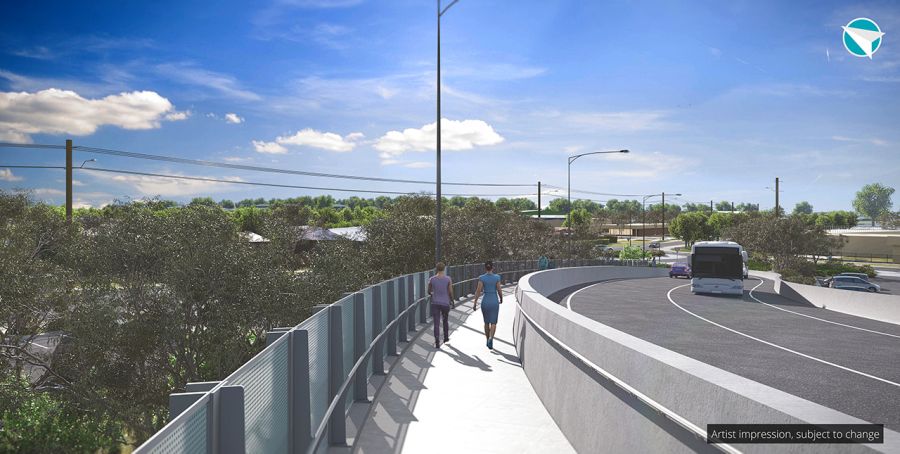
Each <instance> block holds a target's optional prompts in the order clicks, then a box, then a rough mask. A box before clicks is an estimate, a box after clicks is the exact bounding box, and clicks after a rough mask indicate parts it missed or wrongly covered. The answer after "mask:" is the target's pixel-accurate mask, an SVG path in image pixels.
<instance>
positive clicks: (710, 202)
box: [709, 200, 716, 214]
mask: <svg viewBox="0 0 900 454" xmlns="http://www.w3.org/2000/svg"><path fill="white" fill-rule="evenodd" d="M715 212H716V210H714V209H713V201H712V200H710V201H709V214H713V213H715Z"/></svg>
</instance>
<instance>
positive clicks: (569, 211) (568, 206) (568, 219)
mask: <svg viewBox="0 0 900 454" xmlns="http://www.w3.org/2000/svg"><path fill="white" fill-rule="evenodd" d="M454 3H455V2H454ZM451 5H452V3H451ZM608 153H628V150H611V151H592V152H590V153H581V154H576V155H572V156H569V168H568V183H567V185H568V193H569V194H568V196H567V197H566V200H567V203H566V225H567V226H568V229H567V235H568V237H569V239H568V242H569V256H570V257H571V256H572V163H573V162H575V160H576V159H578V158H580V157H582V156H588V155H592V154H608Z"/></svg>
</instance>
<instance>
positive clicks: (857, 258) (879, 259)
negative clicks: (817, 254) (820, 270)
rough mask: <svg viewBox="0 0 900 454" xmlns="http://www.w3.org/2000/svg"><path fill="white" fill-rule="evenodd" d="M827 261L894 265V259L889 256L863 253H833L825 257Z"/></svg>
mask: <svg viewBox="0 0 900 454" xmlns="http://www.w3.org/2000/svg"><path fill="white" fill-rule="evenodd" d="M825 258H826V259H828V260H834V261H838V262H861V263H894V261H895V257H894V256H893V255H891V254H869V253H864V252H847V251H840V252H835V253H834V255H831V256H828V257H825Z"/></svg>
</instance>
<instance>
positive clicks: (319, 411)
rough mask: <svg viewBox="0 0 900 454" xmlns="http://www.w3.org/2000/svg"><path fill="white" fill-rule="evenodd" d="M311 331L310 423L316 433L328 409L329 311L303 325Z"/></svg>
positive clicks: (319, 314) (322, 312) (316, 315)
mask: <svg viewBox="0 0 900 454" xmlns="http://www.w3.org/2000/svg"><path fill="white" fill-rule="evenodd" d="M302 326H303V327H304V328H306V329H307V330H308V331H309V399H310V400H309V402H310V413H311V418H310V423H311V424H312V432H313V433H315V431H316V429H317V428H318V427H319V424H321V423H322V417H323V416H324V415H325V410H327V409H328V403H329V398H328V311H327V310H323V311H321V312H318V313H317V314H315V315H314V316H313V317H312V318H309V319H307V320H306V321H305V322H303V325H302Z"/></svg>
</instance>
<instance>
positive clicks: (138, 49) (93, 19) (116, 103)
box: [0, 0, 900, 210]
mask: <svg viewBox="0 0 900 454" xmlns="http://www.w3.org/2000/svg"><path fill="white" fill-rule="evenodd" d="M434 8H435V4H434V2H430V1H413V0H393V1H377V2H376V1H372V0H368V1H366V0H333V1H327V0H281V1H275V2H264V1H260V2H217V3H216V4H208V5H201V4H200V3H198V2H100V1H97V2H87V4H76V3H75V2H40V3H39V4H35V3H30V4H28V5H27V6H24V7H22V6H17V7H15V8H11V7H7V8H5V11H4V14H3V16H2V18H0V25H2V26H0V141H17V142H33V143H52V144H62V143H63V142H64V140H65V139H66V138H72V139H73V140H74V141H75V144H76V145H85V146H94V147H102V148H111V149H123V150H128V151H136V152H143V153H155V154H163V155H171V156H181V157H187V158H195V159H206V160H214V161H228V162H235V163H244V164H251V165H261V166H273V167H281V168H290V169H299V170H309V171H314V172H325V173H342V174H352V175H367V176H377V177H389V178H404V179H420V180H421V179H424V180H430V179H433V178H434V152H433V148H434V145H433V142H434V141H433V127H434V125H433V123H434V121H435V93H434V92H435V81H434V79H435V69H434V62H435V19H434V14H435V10H434ZM860 16H865V17H870V18H872V19H873V20H875V21H876V22H877V23H878V24H879V25H880V26H881V29H882V31H883V32H885V37H884V39H883V43H882V46H881V48H880V49H879V50H878V52H877V53H876V54H875V55H874V58H873V59H871V60H869V59H867V58H856V57H853V56H851V55H850V54H849V53H848V52H847V51H846V50H845V49H844V47H843V44H842V42H841V34H842V31H841V26H842V25H845V24H847V23H848V22H849V21H850V20H852V19H854V18H856V17H860ZM892 36H896V37H898V38H896V39H895V38H892ZM442 39H443V48H442V57H443V59H442V61H443V92H442V93H443V98H442V104H443V116H444V118H445V119H446V120H445V123H444V127H443V131H444V132H443V135H444V142H443V143H444V145H443V146H444V159H443V164H442V166H443V178H444V180H445V181H461V182H472V183H533V182H537V181H538V180H541V181H542V182H543V183H544V184H546V185H556V186H565V184H566V156H567V155H569V154H574V153H581V152H587V151H594V150H606V149H621V148H628V149H630V150H632V153H630V154H629V155H607V156H596V157H589V158H583V159H582V160H579V161H578V162H577V163H576V164H575V165H574V166H573V169H572V181H573V182H572V186H573V188H576V189H583V190H589V191H595V192H601V193H622V194H650V193H655V192H660V191H666V192H669V193H683V194H684V195H683V196H682V197H681V198H680V199H679V200H678V201H682V202H683V201H708V200H710V199H715V200H716V201H718V200H732V201H735V202H754V203H760V204H761V206H762V207H763V208H766V207H771V206H772V205H773V204H774V193H773V192H772V191H770V190H767V189H766V187H767V186H773V185H774V178H775V177H776V176H778V177H781V178H782V180H783V185H782V189H783V193H782V201H783V202H782V203H783V204H784V205H785V206H788V207H792V206H793V204H795V203H796V202H798V201H800V200H808V201H809V202H811V203H812V204H813V206H814V207H815V208H816V209H817V210H829V209H849V208H850V203H851V201H852V199H853V196H854V193H855V192H856V191H857V190H858V189H859V188H860V187H861V186H863V185H864V184H867V183H872V182H881V183H883V184H888V185H891V186H894V187H900V157H898V151H900V127H898V126H897V125H898V118H900V115H898V114H900V44H898V43H900V5H898V4H897V3H891V2H860V3H852V2H850V3H848V2H822V1H819V2H812V1H809V2H799V1H790V2H788V1H784V2H772V1H768V2H767V1H735V2H714V1H703V2H650V1H647V2H640V1H630V2H629V1H604V2H594V1H590V2H586V1H562V0H561V1H550V2H548V1H520V2H508V1H492V0H461V1H460V2H459V3H457V4H456V5H455V6H454V7H453V8H452V9H451V10H450V11H449V12H448V13H447V14H446V15H445V16H444V18H443V22H442ZM429 125H430V128H429ZM90 158H97V159H98V162H96V163H90V164H88V165H87V166H86V167H90V166H95V167H103V168H113V169H128V170H136V171H142V172H151V173H165V174H178V175H185V176H203V177H212V178H222V179H229V180H238V179H239V180H243V181H259V182H269V183H279V184H294V185H308V186H324V187H342V188H350V189H367V190H387V191H397V190H400V191H407V190H408V191H422V190H429V189H433V188H430V187H429V186H427V185H406V184H396V183H393V184H388V183H371V182H356V181H347V180H329V179H322V178H314V177H298V176H286V175H277V174H276V175H273V174H265V173H253V172H244V171H237V170H231V169H211V168H205V167H194V166H184V165H176V164H166V163H160V162H154V161H142V160H135V159H126V158H116V157H110V156H96V155H91V154H88V153H84V152H79V153H76V160H78V161H79V162H78V163H80V161H81V160H84V159H90ZM62 163H63V155H62V154H61V153H59V152H56V151H53V152H51V151H44V150H22V149H0V188H6V189H10V188H30V189H32V190H33V191H34V194H35V197H36V198H42V199H45V200H48V201H51V202H54V203H60V202H61V201H62V200H63V192H62V191H63V190H64V185H63V180H62V178H63V173H62V172H61V171H58V170H25V169H4V168H3V167H2V165H3V164H6V165H32V164H39V165H62ZM78 163H76V164H78ZM76 180H77V182H76V188H75V194H76V203H78V204H82V205H101V204H104V203H109V202H110V201H112V200H113V199H117V198H118V199H122V198H125V197H133V198H140V197H144V196H153V195H161V196H163V197H165V198H173V199H176V200H188V199H190V198H191V197H194V196H211V197H213V198H215V199H217V200H218V199H222V198H228V199H233V200H238V199H242V198H247V197H253V198H256V197H266V198H269V197H288V196H295V195H302V194H315V193H320V192H322V191H306V190H295V189H277V188H263V187H248V186H243V185H229V184H218V183H208V182H186V181H172V180H165V179H158V178H151V177H140V176H133V175H115V174H102V173H99V172H88V171H79V172H77V173H76ZM444 191H445V192H450V193H479V194H532V193H534V192H535V190H534V189H530V188H458V187H445V188H444ZM332 194H333V195H335V196H344V195H351V194H346V193H332ZM360 195H367V194H360ZM369 196H371V195H369ZM551 197H552V196H551V195H545V203H546V201H548V200H549V199H550V198H551ZM584 197H589V198H593V199H596V200H605V199H608V198H610V197H609V196H603V195H586V196H584ZM896 197H897V196H895V200H896ZM618 198H620V199H621V198H623V197H618Z"/></svg>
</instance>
